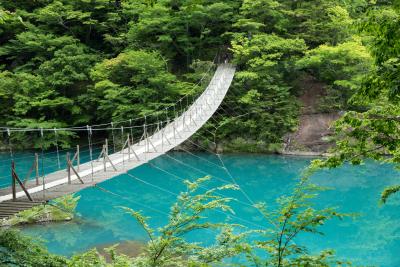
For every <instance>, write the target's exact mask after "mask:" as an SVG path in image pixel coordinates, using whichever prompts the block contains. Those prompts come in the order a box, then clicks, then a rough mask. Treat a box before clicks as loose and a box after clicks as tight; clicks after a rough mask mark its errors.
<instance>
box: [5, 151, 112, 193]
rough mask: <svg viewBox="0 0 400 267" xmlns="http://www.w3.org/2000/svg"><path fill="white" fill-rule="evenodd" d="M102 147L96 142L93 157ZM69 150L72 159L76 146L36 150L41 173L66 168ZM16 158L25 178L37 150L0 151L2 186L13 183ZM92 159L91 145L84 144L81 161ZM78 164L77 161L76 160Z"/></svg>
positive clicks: (16, 164) (22, 177)
mask: <svg viewBox="0 0 400 267" xmlns="http://www.w3.org/2000/svg"><path fill="white" fill-rule="evenodd" d="M101 149H102V147H101V146H99V144H96V145H94V146H93V148H92V158H94V159H96V158H97V157H98V156H99V154H100V152H101ZM109 151H110V152H111V153H112V151H113V147H112V146H110V147H109ZM67 152H69V153H70V158H71V159H72V158H73V157H74V155H75V153H76V149H75V148H71V149H64V150H61V149H60V150H59V152H58V153H57V152H56V151H44V153H43V154H42V153H41V151H36V153H38V156H39V164H38V167H39V175H42V173H44V174H49V173H52V172H55V171H58V170H60V169H65V168H66V166H67V160H66V156H67ZM12 158H13V159H14V162H15V169H16V172H17V174H18V176H19V178H20V179H25V177H26V176H27V175H28V172H29V170H30V168H31V167H32V165H33V163H34V161H35V151H25V152H17V153H15V154H14V155H13V157H11V156H10V154H9V153H8V152H7V153H6V152H2V153H0V188H4V187H7V186H10V185H11V159H12ZM88 161H90V153H89V147H88V146H83V147H81V149H80V163H85V162H88ZM75 165H76V162H75ZM28 179H35V171H33V172H32V173H31V175H30V177H29V178H28Z"/></svg>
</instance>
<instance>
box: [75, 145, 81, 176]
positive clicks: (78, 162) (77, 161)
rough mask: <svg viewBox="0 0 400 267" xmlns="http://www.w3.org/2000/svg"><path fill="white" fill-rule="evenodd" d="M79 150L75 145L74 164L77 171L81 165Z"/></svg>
mask: <svg viewBox="0 0 400 267" xmlns="http://www.w3.org/2000/svg"><path fill="white" fill-rule="evenodd" d="M79 154H80V149H79V145H76V164H77V169H78V171H79V169H80V165H81V160H80V155H79Z"/></svg>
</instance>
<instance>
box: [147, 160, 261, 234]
mask: <svg viewBox="0 0 400 267" xmlns="http://www.w3.org/2000/svg"><path fill="white" fill-rule="evenodd" d="M148 164H149V165H150V166H151V167H153V168H155V169H158V170H160V171H162V172H164V173H166V174H168V175H170V176H172V177H175V178H177V179H179V180H181V181H185V179H183V178H181V177H179V176H178V175H176V174H174V173H172V172H169V171H167V170H164V169H162V168H160V167H158V166H156V165H154V164H153V163H151V162H148ZM212 177H215V176H212ZM199 187H200V188H202V189H205V190H210V189H209V188H207V187H205V186H203V185H199ZM215 194H216V195H219V196H221V197H225V198H231V197H228V196H226V195H224V194H221V193H218V192H216V193H215ZM231 199H232V201H234V202H238V203H240V204H242V205H246V206H249V204H248V203H246V202H243V201H240V200H238V199H234V198H231ZM229 216H232V217H234V218H236V219H238V220H241V221H244V222H247V223H249V224H252V225H254V226H257V227H260V228H263V226H261V225H259V224H257V223H254V222H251V221H248V220H246V219H242V218H240V217H237V216H235V215H231V214H229Z"/></svg>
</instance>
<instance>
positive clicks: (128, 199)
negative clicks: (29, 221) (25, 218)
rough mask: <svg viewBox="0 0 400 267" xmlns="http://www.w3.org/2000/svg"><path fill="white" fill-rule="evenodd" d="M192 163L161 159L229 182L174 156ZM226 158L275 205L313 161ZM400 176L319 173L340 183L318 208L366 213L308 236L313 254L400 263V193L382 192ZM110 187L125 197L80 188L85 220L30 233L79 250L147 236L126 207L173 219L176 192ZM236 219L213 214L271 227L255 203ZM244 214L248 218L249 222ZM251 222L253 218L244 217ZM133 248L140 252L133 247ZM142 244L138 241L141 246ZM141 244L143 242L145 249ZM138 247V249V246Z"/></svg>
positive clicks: (148, 174) (157, 222)
mask: <svg viewBox="0 0 400 267" xmlns="http://www.w3.org/2000/svg"><path fill="white" fill-rule="evenodd" d="M170 155H172V156H173V157H176V158H177V159H179V160H182V161H184V162H185V163H187V164H190V165H191V166H193V167H195V168H197V169H200V170H201V171H196V170H194V169H191V168H189V167H186V166H183V165H180V164H179V163H178V162H176V161H174V160H172V159H171V158H168V157H166V156H164V157H161V158H158V159H156V160H154V161H153V164H154V165H155V166H158V167H160V168H162V169H165V170H167V171H169V172H171V173H173V174H175V175H178V176H179V177H181V178H184V179H195V178H198V177H201V176H204V173H208V174H211V175H213V176H214V177H215V178H214V179H213V180H212V182H211V183H210V184H209V187H211V186H216V185H221V184H223V183H224V182H223V181H222V180H229V179H230V178H229V176H228V175H227V174H226V173H225V172H224V170H223V169H222V168H218V167H216V166H215V165H212V164H210V163H207V162H206V161H204V160H201V159H199V158H197V157H194V156H190V155H188V154H185V153H172V154H170ZM197 155H198V156H200V157H202V158H207V159H208V160H210V161H212V162H214V163H215V164H218V159H217V158H216V157H215V156H214V155H211V154H197ZM223 160H224V162H225V164H226V166H227V168H228V169H229V170H230V171H231V173H232V174H233V176H234V177H235V179H236V180H237V182H238V184H239V185H240V186H241V188H243V189H244V190H245V191H246V192H247V193H248V194H249V195H250V196H251V197H252V198H253V200H254V201H256V202H257V201H263V202H266V203H267V204H268V206H269V207H270V208H273V207H275V206H276V203H275V199H276V198H277V197H279V196H282V195H283V194H286V193H288V192H290V190H291V189H292V188H293V186H294V185H295V183H296V177H297V175H298V174H299V173H300V172H301V170H302V169H303V168H304V167H305V166H307V164H308V163H309V161H310V159H309V158H297V157H283V156H273V155H225V156H223ZM130 173H132V174H133V175H135V176H137V177H139V178H141V179H143V180H146V181H147V182H150V183H152V184H154V185H157V186H159V187H162V188H165V189H168V190H169V191H172V192H174V193H179V192H180V191H182V190H184V189H185V187H184V185H183V184H182V182H181V181H180V180H178V179H177V178H176V177H173V176H170V175H168V174H166V173H164V172H161V171H160V170H157V169H155V168H153V167H151V166H150V165H144V166H141V167H139V168H137V169H134V170H131V171H130ZM399 176H400V175H399V173H397V172H396V171H395V170H393V168H392V167H391V166H388V165H379V164H376V163H373V162H369V163H368V164H366V165H363V166H359V167H353V166H344V167H342V168H340V169H337V170H332V171H323V172H320V173H318V174H317V175H315V176H314V177H313V180H314V182H316V183H318V184H319V185H322V186H328V187H331V188H333V189H334V190H332V191H327V192H323V193H322V194H321V196H320V197H319V198H318V201H317V202H316V205H317V206H318V207H326V206H327V205H329V206H337V207H339V208H340V211H342V212H350V213H359V214H360V216H359V217H357V218H355V219H345V220H344V221H340V220H334V221H331V222H329V223H327V224H326V225H325V226H324V227H323V231H324V232H325V236H312V235H302V236H301V237H300V238H299V239H298V240H297V241H296V243H297V244H304V245H306V246H308V247H309V248H310V249H311V251H320V250H322V249H326V248H333V249H335V250H336V251H337V254H338V255H339V257H341V258H344V259H349V260H351V261H353V263H355V264H363V265H377V266H385V267H391V266H393V267H394V266H400V259H399V258H398V251H399V249H400V240H399V235H400V215H399V213H398V207H399V204H400V198H399V197H394V198H393V199H391V200H390V201H389V203H388V204H387V205H385V206H383V207H379V205H378V201H379V194H380V192H381V191H382V189H383V188H384V187H385V186H387V185H391V184H396V183H397V182H398V181H399ZM101 186H102V187H104V188H106V189H107V190H110V191H112V192H114V193H117V194H119V195H123V196H124V199H121V198H119V197H117V196H115V195H110V194H107V193H105V192H103V191H100V190H99V189H97V188H88V189H85V190H83V191H82V192H80V193H79V195H81V200H80V202H79V205H78V209H77V210H78V212H79V214H80V215H81V220H82V221H80V222H66V223H61V224H47V225H35V226H30V227H26V228H24V231H25V232H26V233H28V234H30V235H33V236H35V237H41V238H44V239H46V240H47V241H48V242H47V246H48V248H49V249H50V251H52V252H55V253H59V254H63V255H71V254H72V253H75V252H82V251H85V250H87V249H89V248H92V247H96V246H97V247H99V246H100V247H103V246H104V244H114V243H117V242H119V243H122V244H130V243H129V242H132V240H134V241H135V244H141V243H144V242H146V241H147V238H146V235H145V232H144V231H143V230H142V229H141V228H140V226H139V225H138V224H137V223H136V222H135V220H134V219H132V218H131V217H130V216H129V215H128V214H125V213H124V212H123V211H122V209H121V206H128V207H130V208H133V209H135V210H142V211H143V213H144V214H145V215H146V216H150V217H151V219H150V225H151V226H153V227H159V226H162V225H163V224H164V223H165V220H166V216H165V215H164V214H161V213H158V212H157V210H158V211H163V212H168V211H169V207H170V206H171V204H172V203H174V201H175V197H174V196H173V195H171V194H168V193H165V192H163V191H160V190H157V189H155V188H154V187H150V186H149V185H146V184H143V183H141V182H139V181H137V180H134V179H133V178H131V177H130V176H127V175H121V176H118V177H115V178H114V179H112V180H109V181H106V182H104V183H102V184H101ZM226 194H227V195H229V196H232V197H235V198H236V199H238V200H241V201H244V202H246V199H245V198H244V197H243V195H242V194H241V193H240V192H238V191H235V192H229V193H226ZM232 204H233V209H234V210H235V213H236V216H237V217H239V218H237V217H233V216H229V217H227V216H226V215H224V214H221V213H210V214H209V217H210V219H211V220H213V221H218V220H229V221H231V222H235V223H240V224H242V225H245V226H247V227H248V228H252V229H254V228H256V226H255V225H258V226H268V225H267V223H266V222H265V221H263V220H262V218H261V217H260V215H259V213H258V212H257V211H256V210H254V209H253V208H252V207H250V206H248V205H243V204H240V203H238V202H234V203H232ZM241 219H242V220H241ZM243 219H244V220H245V221H243ZM214 236H215V233H207V234H204V232H203V231H197V232H195V233H193V234H191V235H190V236H188V237H187V238H188V239H189V240H190V241H200V242H203V243H205V244H210V243H212V242H213V239H214ZM126 247H127V248H129V249H127V250H128V252H129V251H135V252H134V253H136V252H137V249H133V248H132V247H131V246H130V245H127V246H126ZM133 247H135V246H133ZM139 247H140V246H139ZM136 248H138V246H136Z"/></svg>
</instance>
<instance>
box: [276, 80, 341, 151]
mask: <svg viewBox="0 0 400 267" xmlns="http://www.w3.org/2000/svg"><path fill="white" fill-rule="evenodd" d="M301 86H302V88H305V89H304V93H303V95H301V96H300V97H299V100H300V102H301V103H302V106H303V107H302V109H301V116H300V118H299V127H298V129H297V131H296V132H294V133H291V134H288V135H287V136H286V145H285V149H284V151H283V153H285V154H310V155H314V154H323V153H324V152H326V151H327V149H328V148H329V147H331V146H332V145H333V144H332V142H330V141H328V140H329V136H330V135H331V134H332V131H331V129H330V127H331V125H332V123H333V122H334V121H335V120H337V119H338V118H339V117H340V115H339V112H331V113H321V112H319V111H318V101H319V99H321V97H323V96H324V92H325V90H324V85H323V84H321V83H319V82H318V81H316V80H315V79H313V78H312V77H307V78H305V79H304V80H303V81H302V83H301Z"/></svg>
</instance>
